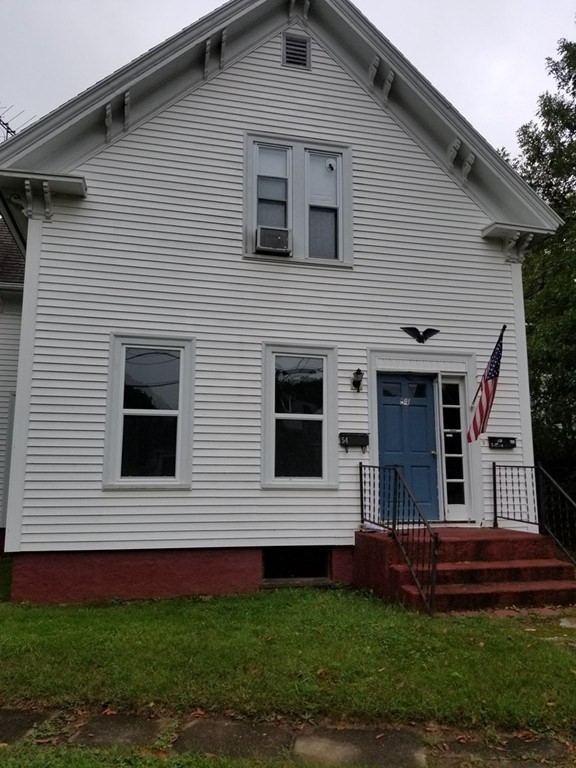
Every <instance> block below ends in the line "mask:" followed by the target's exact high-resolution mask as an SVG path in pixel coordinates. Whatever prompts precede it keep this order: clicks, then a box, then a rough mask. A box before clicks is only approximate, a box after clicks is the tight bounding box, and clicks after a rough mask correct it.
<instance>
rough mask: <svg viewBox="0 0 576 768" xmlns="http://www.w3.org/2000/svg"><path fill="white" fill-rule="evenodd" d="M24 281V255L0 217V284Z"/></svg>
mask: <svg viewBox="0 0 576 768" xmlns="http://www.w3.org/2000/svg"><path fill="white" fill-rule="evenodd" d="M23 283H24V256H23V254H22V251H21V250H20V248H18V246H17V245H16V243H15V242H14V238H13V237H12V235H11V234H10V230H9V229H8V227H7V226H6V222H5V221H4V220H3V219H0V285H3V284H4V285H14V286H18V285H22V284H23Z"/></svg>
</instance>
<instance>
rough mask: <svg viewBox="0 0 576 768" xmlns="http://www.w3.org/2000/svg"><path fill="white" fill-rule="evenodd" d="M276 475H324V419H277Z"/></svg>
mask: <svg viewBox="0 0 576 768" xmlns="http://www.w3.org/2000/svg"><path fill="white" fill-rule="evenodd" d="M274 475H275V477H322V422H321V421H301V420H299V419H276V452H275V470H274Z"/></svg>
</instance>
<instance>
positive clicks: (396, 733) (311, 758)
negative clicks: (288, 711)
mask: <svg viewBox="0 0 576 768" xmlns="http://www.w3.org/2000/svg"><path fill="white" fill-rule="evenodd" d="M293 754H294V756H295V757H296V758H298V759H299V760H300V761H302V762H307V763H316V764H318V763H320V764H324V765H331V766H337V765H347V764H350V763H352V764H354V765H362V766H379V768H424V766H425V765H426V749H425V744H424V737H423V734H422V731H420V730H419V729H417V728H408V727H398V728H384V729H377V730H376V729H363V728H362V729H361V728H358V729H354V728H345V729H335V728H315V729H314V730H313V731H312V732H310V733H303V734H301V735H298V736H297V737H296V739H295V742H294V748H293Z"/></svg>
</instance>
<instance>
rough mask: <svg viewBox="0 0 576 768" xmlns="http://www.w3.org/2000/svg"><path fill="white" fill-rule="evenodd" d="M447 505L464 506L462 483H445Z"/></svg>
mask: <svg viewBox="0 0 576 768" xmlns="http://www.w3.org/2000/svg"><path fill="white" fill-rule="evenodd" d="M446 493H447V496H448V504H465V503H466V498H465V494H464V483H446Z"/></svg>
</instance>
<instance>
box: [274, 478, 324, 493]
mask: <svg viewBox="0 0 576 768" xmlns="http://www.w3.org/2000/svg"><path fill="white" fill-rule="evenodd" d="M261 487H262V490H263V491H337V490H338V483H328V482H326V481H324V480H320V481H318V482H315V481H310V482H308V483H307V482H305V481H303V480H292V481H291V480H279V481H277V482H276V481H267V482H264V483H262V486H261Z"/></svg>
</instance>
